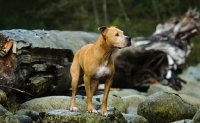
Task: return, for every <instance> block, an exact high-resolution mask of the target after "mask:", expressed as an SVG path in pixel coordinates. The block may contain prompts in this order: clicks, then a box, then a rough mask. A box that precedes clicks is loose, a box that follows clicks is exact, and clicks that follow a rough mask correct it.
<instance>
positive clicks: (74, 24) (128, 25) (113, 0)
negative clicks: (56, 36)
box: [0, 0, 200, 64]
mask: <svg viewBox="0 0 200 123" xmlns="http://www.w3.org/2000/svg"><path fill="white" fill-rule="evenodd" d="M92 1H95V5H96V11H97V14H95V12H94V6H93V4H92ZM103 1H106V12H105V8H104V5H105V4H104V3H103ZM119 1H120V0H98V1H97V0H73V1H70V0H20V1H16V0H7V1H3V0H0V6H1V7H0V20H1V22H0V30H6V29H14V28H24V29H30V30H31V29H45V30H84V31H91V32H98V30H97V28H98V27H99V26H102V25H108V26H110V25H113V26H117V27H119V28H120V29H122V30H124V32H125V34H127V35H130V36H132V37H136V36H149V35H151V34H152V33H153V32H154V31H155V27H156V25H157V24H158V23H163V22H165V21H166V20H168V19H169V18H171V17H174V16H182V15H183V14H184V13H185V12H186V11H187V10H188V9H190V8H197V10H200V8H199V6H198V5H200V1H198V0H165V1H160V0H148V1H147V0H140V1H138V0H121V2H122V6H123V8H124V9H122V6H121V5H120V4H119ZM124 13H125V14H126V16H127V17H125V14H124ZM105 15H107V22H106V19H105ZM127 18H128V19H129V21H127ZM199 39H200V38H195V39H194V41H193V42H194V50H193V51H192V53H191V54H190V56H189V59H188V60H187V63H188V64H191V63H192V64H196V63H197V62H199V61H200V58H199V55H197V54H198V51H197V50H196V49H199V48H200V43H199V41H198V40H199Z"/></svg>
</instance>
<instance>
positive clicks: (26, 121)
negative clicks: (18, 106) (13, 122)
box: [14, 115, 33, 123]
mask: <svg viewBox="0 0 200 123" xmlns="http://www.w3.org/2000/svg"><path fill="white" fill-rule="evenodd" d="M14 117H15V118H17V119H18V120H19V122H20V123H33V121H32V119H31V118H30V117H29V116H27V115H14Z"/></svg>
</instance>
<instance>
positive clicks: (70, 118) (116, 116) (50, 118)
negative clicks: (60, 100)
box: [40, 108, 126, 123]
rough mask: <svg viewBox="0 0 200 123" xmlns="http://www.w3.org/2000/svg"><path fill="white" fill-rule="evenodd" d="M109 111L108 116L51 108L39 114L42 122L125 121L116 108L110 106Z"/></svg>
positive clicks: (122, 122)
mask: <svg viewBox="0 0 200 123" xmlns="http://www.w3.org/2000/svg"><path fill="white" fill-rule="evenodd" d="M109 112H111V113H110V114H109V115H108V117H104V116H101V115H100V114H89V113H80V112H70V111H69V110H52V111H49V112H47V113H45V114H41V117H40V121H41V122H42V123H49V122H55V123H58V122H59V123H60V122H65V123H126V120H125V118H124V117H123V115H122V114H121V112H120V111H118V110H117V109H115V108H112V111H109Z"/></svg>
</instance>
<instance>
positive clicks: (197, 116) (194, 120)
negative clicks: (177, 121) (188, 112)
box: [192, 109, 200, 123]
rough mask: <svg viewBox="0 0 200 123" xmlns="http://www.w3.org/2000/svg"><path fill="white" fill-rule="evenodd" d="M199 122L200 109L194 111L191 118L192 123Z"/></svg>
mask: <svg viewBox="0 0 200 123" xmlns="http://www.w3.org/2000/svg"><path fill="white" fill-rule="evenodd" d="M199 122H200V109H199V110H198V111H197V112H196V114H195V115H194V117H193V118H192V123H199Z"/></svg>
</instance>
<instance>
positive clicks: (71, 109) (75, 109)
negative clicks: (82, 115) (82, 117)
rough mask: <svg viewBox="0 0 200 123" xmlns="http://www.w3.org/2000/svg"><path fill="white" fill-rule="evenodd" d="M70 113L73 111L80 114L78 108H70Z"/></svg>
mask: <svg viewBox="0 0 200 123" xmlns="http://www.w3.org/2000/svg"><path fill="white" fill-rule="evenodd" d="M70 111H71V112H78V108H77V107H71V108H70Z"/></svg>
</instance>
